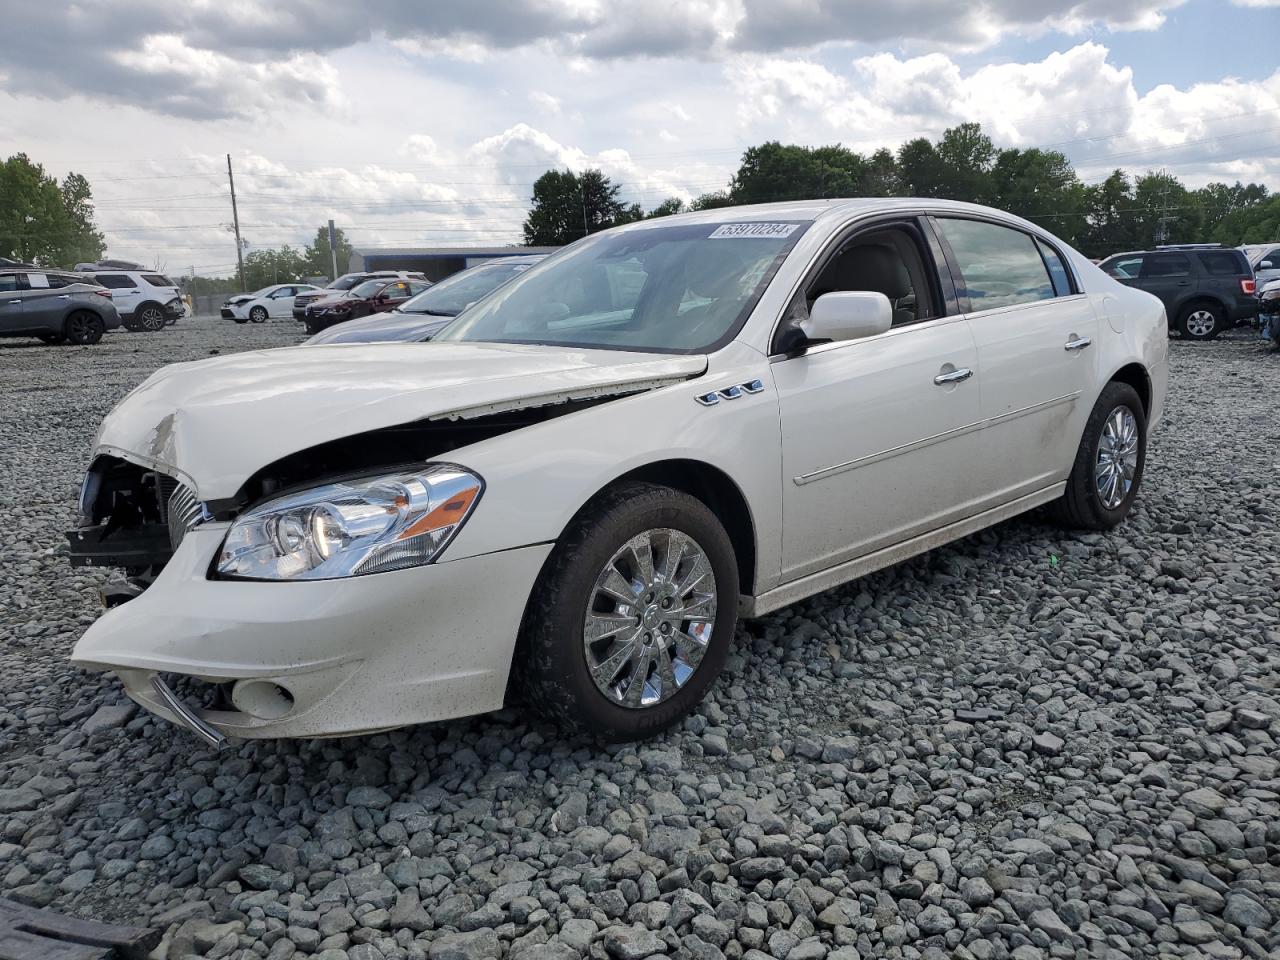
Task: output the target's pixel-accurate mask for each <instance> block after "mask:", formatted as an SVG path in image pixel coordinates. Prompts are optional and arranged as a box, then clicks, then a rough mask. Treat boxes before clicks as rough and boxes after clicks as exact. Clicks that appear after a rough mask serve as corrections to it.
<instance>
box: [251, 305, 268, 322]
mask: <svg viewBox="0 0 1280 960" xmlns="http://www.w3.org/2000/svg"><path fill="white" fill-rule="evenodd" d="M249 319H250V320H252V321H253V322H254V323H266V322H267V308H266V307H254V308H253V309H252V310H250V311H249Z"/></svg>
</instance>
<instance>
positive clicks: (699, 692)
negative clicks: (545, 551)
mask: <svg viewBox="0 0 1280 960" xmlns="http://www.w3.org/2000/svg"><path fill="white" fill-rule="evenodd" d="M737 605H738V568H737V563H736V561H735V559H734V554H733V546H732V544H731V543H730V541H729V536H728V534H727V533H726V532H725V530H724V527H723V526H721V524H720V521H719V520H718V519H717V518H716V516H715V514H713V513H712V512H711V511H710V510H709V509H708V508H707V507H706V505H705V504H703V503H702V502H701V501H699V500H697V499H695V498H693V497H691V496H689V495H688V494H685V493H681V492H679V491H677V490H672V489H670V488H668V487H661V486H657V485H654V484H649V483H628V484H623V485H620V486H618V487H615V488H613V489H612V490H609V491H607V492H606V493H604V494H602V495H601V496H600V497H598V498H597V499H596V500H595V501H594V502H593V503H591V504H590V505H589V506H588V507H587V508H586V509H584V510H583V511H582V513H580V514H579V516H578V518H577V519H575V520H574V521H573V523H572V524H571V525H570V527H569V529H568V530H567V531H566V533H565V535H564V536H563V537H562V538H561V540H560V543H559V544H558V545H557V546H556V548H555V550H554V551H553V552H552V554H551V556H550V557H549V558H548V559H547V562H546V564H545V565H544V567H543V569H542V573H541V574H540V575H539V577H538V580H537V583H536V584H535V586H534V589H533V593H532V595H531V596H530V598H529V605H528V609H527V611H526V614H525V622H524V625H523V628H522V630H521V643H520V649H521V657H520V659H519V660H518V662H517V666H516V670H517V675H516V678H515V680H516V683H517V685H518V686H520V687H522V688H523V690H524V692H525V693H526V696H527V699H528V700H529V702H530V703H531V705H532V706H534V708H535V709H537V710H538V711H539V712H540V713H542V714H543V715H544V716H546V717H547V718H548V719H551V720H553V721H555V722H557V723H559V724H561V725H562V726H565V727H568V728H570V729H574V730H579V731H582V732H586V733H590V734H592V735H594V736H597V737H599V738H601V739H603V740H608V741H623V740H638V739H641V738H643V737H649V736H652V735H654V734H656V733H658V732H660V731H662V730H664V729H666V728H667V727H669V726H671V725H672V724H674V723H677V722H678V721H679V720H680V719H681V718H682V717H684V716H685V715H686V714H688V713H689V712H690V711H691V710H693V709H694V707H696V706H697V705H698V703H699V702H700V701H701V700H702V698H703V696H704V695H705V693H706V691H707V689H708V688H709V687H710V686H711V684H712V683H713V682H714V681H715V679H716V677H717V676H718V675H719V673H720V670H721V668H722V667H723V665H724V660H725V657H726V655H727V654H728V650H729V645H730V643H731V642H732V640H733V631H734V628H735V626H736V624H737V619H738V610H737Z"/></svg>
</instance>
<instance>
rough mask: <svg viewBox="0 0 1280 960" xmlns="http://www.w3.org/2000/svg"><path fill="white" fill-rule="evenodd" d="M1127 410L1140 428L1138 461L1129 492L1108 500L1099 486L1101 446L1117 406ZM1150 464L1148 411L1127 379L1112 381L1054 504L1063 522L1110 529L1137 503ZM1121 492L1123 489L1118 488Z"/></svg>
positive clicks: (1096, 406) (1077, 526)
mask: <svg viewBox="0 0 1280 960" xmlns="http://www.w3.org/2000/svg"><path fill="white" fill-rule="evenodd" d="M1121 409H1123V410H1127V411H1128V412H1129V413H1130V414H1131V415H1132V416H1133V419H1134V423H1135V425H1136V429H1137V438H1136V439H1137V455H1138V456H1137V465H1136V467H1135V468H1134V469H1133V475H1132V477H1131V478H1130V486H1129V490H1128V492H1127V493H1125V494H1124V496H1123V498H1122V499H1120V500H1119V502H1118V503H1113V504H1108V503H1107V501H1106V500H1104V498H1103V495H1102V493H1101V492H1100V491H1099V489H1098V482H1097V479H1096V477H1097V472H1098V467H1099V448H1100V447H1101V445H1102V439H1103V431H1104V428H1105V427H1106V425H1107V421H1108V420H1110V419H1111V417H1112V416H1113V414H1115V412H1116V411H1117V410H1121ZM1146 465H1147V414H1146V411H1145V410H1143V408H1142V401H1141V400H1139V399H1138V393H1137V391H1135V390H1134V389H1133V387H1131V386H1129V385H1128V384H1127V383H1118V382H1116V381H1112V382H1111V383H1108V384H1107V385H1106V387H1104V388H1103V391H1102V395H1101V396H1100V397H1098V402H1097V403H1095V404H1094V406H1093V411H1092V412H1091V413H1090V414H1089V420H1088V422H1086V423H1085V427H1084V437H1083V438H1082V439H1081V440H1080V448H1079V450H1078V451H1077V452H1076V459H1075V463H1074V465H1073V466H1072V468H1071V476H1069V477H1068V478H1067V489H1066V491H1065V492H1064V493H1063V495H1062V496H1061V498H1059V499H1058V500H1055V501H1054V502H1053V503H1052V504H1051V505H1050V510H1051V512H1052V514H1053V516H1054V519H1056V520H1057V521H1058V522H1059V523H1060V524H1062V525H1063V526H1066V527H1071V528H1075V529H1080V530H1110V529H1111V528H1112V527H1114V526H1116V524H1118V523H1120V521H1121V520H1123V519H1124V518H1125V517H1126V516H1127V515H1128V513H1129V510H1130V509H1132V507H1133V501H1134V500H1135V499H1137V496H1138V491H1139V489H1140V488H1141V487H1142V474H1143V471H1144V469H1145V468H1146ZM1117 492H1119V491H1117Z"/></svg>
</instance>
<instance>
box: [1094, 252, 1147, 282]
mask: <svg viewBox="0 0 1280 960" xmlns="http://www.w3.org/2000/svg"><path fill="white" fill-rule="evenodd" d="M1102 269H1103V270H1104V271H1106V272H1107V273H1108V274H1110V275H1111V276H1113V277H1115V278H1116V279H1118V280H1136V279H1137V277H1138V275H1139V274H1141V273H1142V257H1120V258H1118V259H1116V260H1108V261H1107V262H1106V263H1104V264H1102Z"/></svg>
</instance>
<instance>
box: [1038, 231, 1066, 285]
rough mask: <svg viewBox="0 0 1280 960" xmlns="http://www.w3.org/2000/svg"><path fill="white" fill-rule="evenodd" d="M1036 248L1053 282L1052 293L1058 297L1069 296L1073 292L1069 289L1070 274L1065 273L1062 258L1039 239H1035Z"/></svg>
mask: <svg viewBox="0 0 1280 960" xmlns="http://www.w3.org/2000/svg"><path fill="white" fill-rule="evenodd" d="M1036 246H1037V247H1039V248H1040V256H1042V257H1044V265H1045V266H1046V267H1048V268H1049V279H1050V280H1052V281H1053V292H1054V293H1055V294H1057V295H1058V296H1059V297H1066V296H1070V295H1071V294H1072V293H1074V292H1075V291H1073V290H1072V289H1071V274H1069V273H1068V272H1067V265H1066V264H1065V263H1063V262H1062V257H1061V256H1060V255H1059V253H1058V251H1057V250H1055V249H1053V247H1051V246H1049V245H1048V244H1047V243H1045V242H1044V241H1043V240H1041V239H1040V238H1039V237H1037V238H1036Z"/></svg>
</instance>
